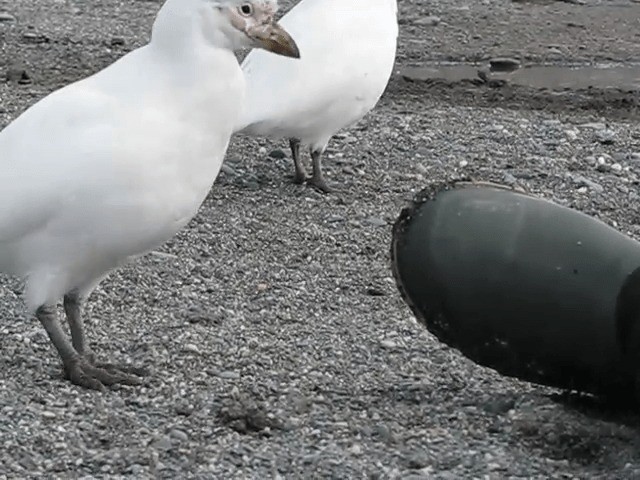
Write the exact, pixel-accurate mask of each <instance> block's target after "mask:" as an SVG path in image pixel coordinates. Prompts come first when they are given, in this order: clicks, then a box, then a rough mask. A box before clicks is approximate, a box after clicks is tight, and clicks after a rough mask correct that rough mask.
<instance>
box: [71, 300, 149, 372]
mask: <svg viewBox="0 0 640 480" xmlns="http://www.w3.org/2000/svg"><path fill="white" fill-rule="evenodd" d="M63 304H64V312H65V314H66V316H67V322H68V323H69V330H70V331H71V341H72V343H73V348H74V349H75V350H76V352H78V353H79V354H80V355H81V356H82V357H84V359H85V360H86V361H87V362H88V363H90V364H91V365H93V366H94V367H95V368H99V369H102V370H107V371H108V372H111V373H113V374H116V375H128V374H134V375H138V376H144V375H146V374H147V372H146V371H145V370H144V369H142V368H136V367H133V366H129V365H124V366H120V365H115V364H112V363H98V362H96V358H95V355H94V353H93V352H92V351H91V349H90V348H89V346H88V345H87V342H86V338H85V334H84V322H83V321H82V311H81V307H82V299H81V297H80V295H79V294H78V293H77V292H75V291H73V292H70V293H68V294H66V295H65V296H64V303H63Z"/></svg>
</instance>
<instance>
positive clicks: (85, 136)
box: [0, 0, 299, 389]
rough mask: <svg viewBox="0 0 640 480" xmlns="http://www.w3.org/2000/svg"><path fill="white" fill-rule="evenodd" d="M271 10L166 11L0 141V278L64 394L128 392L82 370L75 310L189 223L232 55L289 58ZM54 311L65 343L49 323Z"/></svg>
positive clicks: (262, 2)
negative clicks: (266, 53)
mask: <svg viewBox="0 0 640 480" xmlns="http://www.w3.org/2000/svg"><path fill="white" fill-rule="evenodd" d="M276 10H277V0H168V1H167V2H166V3H165V4H164V5H163V7H162V8H161V10H160V12H159V13H158V15H157V18H156V20H155V22H154V25H153V30H152V38H151V41H150V42H149V44H147V45H146V46H144V47H142V48H139V49H137V50H135V51H133V52H131V53H129V54H127V55H126V56H124V57H123V58H121V59H120V60H118V61H116V62H115V63H114V64H112V65H111V66H109V67H107V68H105V69H104V70H102V71H100V72H98V73H97V74H95V75H93V76H91V77H88V78H86V79H84V80H82V81H79V82H77V83H73V84H71V85H68V86H66V87H64V88H62V89H60V90H58V91H56V92H53V93H52V94H50V95H49V96H47V97H45V98H44V99H42V100H41V101H39V102H38V103H36V104H35V105H33V106H32V107H31V108H29V109H28V110H27V111H25V112H24V113H23V114H22V115H20V116H19V117H18V118H17V119H16V120H15V121H14V122H13V123H11V124H10V125H9V126H7V127H6V128H5V129H4V130H3V131H2V132H0V182H1V184H0V271H2V272H4V273H8V274H10V275H15V276H20V277H26V279H27V282H26V292H25V296H26V303H27V307H28V308H29V310H30V311H32V312H35V315H36V316H37V318H38V319H39V320H40V322H41V323H42V325H43V326H44V328H45V329H46V331H47V333H48V335H49V337H50V339H51V341H52V343H53V345H54V346H55V347H56V349H57V351H58V353H59V355H60V357H61V359H62V362H63V365H64V370H65V374H66V376H67V378H68V379H70V380H71V381H72V382H73V383H75V384H77V385H81V386H84V387H87V388H94V389H102V388H104V385H111V384H114V383H126V384H135V383H139V379H138V378H137V377H136V376H133V375H130V373H132V372H131V371H129V372H127V371H126V369H121V368H116V367H114V366H109V365H106V366H104V367H102V366H100V365H99V364H96V363H95V361H94V360H93V355H92V354H91V352H90V350H89V348H88V347H87V344H86V342H85V336H84V332H83V322H82V318H81V315H80V307H81V304H82V301H83V300H84V299H86V297H87V296H88V295H89V294H90V292H91V291H92V290H93V289H94V288H95V287H96V286H97V284H98V283H99V282H100V280H102V279H103V278H104V277H105V276H106V275H107V274H108V272H109V271H110V270H112V269H114V268H116V267H118V266H120V265H122V264H124V263H126V262H127V261H129V260H130V259H132V258H134V257H136V256H139V255H142V254H144V253H146V252H148V251H150V250H152V249H153V248H155V247H157V246H158V245H160V244H162V243H163V242H164V241H166V240H168V239H169V238H171V237H172V236H173V235H174V234H175V233H176V232H177V231H178V230H180V229H181V228H182V227H184V226H185V225H186V224H187V222H189V220H190V219H191V218H192V217H193V216H194V215H195V214H196V212H197V211H198V208H199V207H200V205H201V203H202V202H203V200H204V199H205V197H206V195H207V193H208V192H209V189H210V188H211V186H212V184H213V182H214V180H215V178H216V176H217V175H218V172H219V170H220V167H221V164H222V160H223V157H224V155H225V152H226V149H227V146H228V143H229V138H230V136H231V134H232V128H233V125H234V123H235V122H236V120H237V118H238V115H239V113H240V109H241V108H242V105H241V104H242V100H243V92H244V82H243V74H242V71H241V69H240V66H239V65H238V61H237V59H236V57H235V54H234V51H233V50H234V49H237V48H242V47H262V48H266V49H268V50H271V51H274V52H277V53H280V54H283V55H289V56H292V57H296V56H299V53H298V50H297V47H296V45H295V42H294V41H293V40H292V39H291V37H290V36H289V35H288V34H287V33H286V32H285V31H284V30H283V29H282V28H281V27H280V26H279V25H278V24H277V23H275V22H274V20H273V18H274V14H275V13H276ZM61 298H63V300H64V309H65V313H66V317H67V320H68V323H69V327H70V332H71V340H72V341H71V342H70V341H69V339H68V338H67V336H66V335H65V334H64V332H63V330H62V328H61V326H60V323H59V321H58V318H57V314H56V305H57V302H58V301H59V300H60V299H61Z"/></svg>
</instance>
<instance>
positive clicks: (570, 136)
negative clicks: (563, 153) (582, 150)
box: [564, 130, 578, 141]
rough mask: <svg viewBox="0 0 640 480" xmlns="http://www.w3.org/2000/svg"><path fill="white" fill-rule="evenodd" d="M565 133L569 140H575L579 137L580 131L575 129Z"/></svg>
mask: <svg viewBox="0 0 640 480" xmlns="http://www.w3.org/2000/svg"><path fill="white" fill-rule="evenodd" d="M564 134H565V135H566V136H567V138H568V139H569V140H572V141H573V140H577V139H578V132H576V131H575V130H566V131H565V132H564Z"/></svg>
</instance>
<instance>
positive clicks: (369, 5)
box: [236, 0, 398, 190]
mask: <svg viewBox="0 0 640 480" xmlns="http://www.w3.org/2000/svg"><path fill="white" fill-rule="evenodd" d="M280 24H281V25H282V26H283V28H285V29H287V31H289V32H290V33H291V35H292V36H293V37H294V38H295V39H296V42H297V44H298V46H299V48H300V54H301V59H300V60H299V61H294V60H291V59H287V58H282V57H276V56H273V55H271V56H270V55H265V54H264V52H262V51H259V50H254V51H252V52H250V53H249V55H248V56H247V57H246V59H245V60H244V62H243V63H242V69H243V71H244V73H245V79H246V87H247V93H246V97H247V102H246V104H245V106H246V108H245V110H244V111H243V114H242V116H241V119H240V122H239V123H238V126H237V127H236V130H237V131H241V132H242V133H245V134H248V135H253V136H265V137H272V138H289V139H291V140H292V142H291V146H292V153H293V157H294V163H295V167H296V175H295V180H296V182H298V183H302V182H304V181H305V180H306V175H305V173H304V170H303V169H302V167H301V165H300V163H299V153H298V150H299V143H300V142H301V143H302V144H305V145H308V146H309V147H310V149H311V154H312V158H313V161H314V162H313V163H314V172H313V177H312V178H311V179H310V180H309V183H311V184H313V185H315V186H317V187H318V188H320V189H321V190H329V189H328V187H327V185H326V183H325V182H324V180H323V178H322V173H321V169H320V156H321V154H322V153H323V152H324V150H325V149H326V147H327V144H328V142H329V140H330V139H331V137H332V136H333V135H335V134H336V133H337V132H338V131H339V130H341V129H343V128H345V127H348V126H350V125H352V124H353V123H355V122H357V121H358V120H360V119H361V118H362V117H363V116H364V115H366V114H367V113H368V112H369V111H370V110H371V109H372V108H373V107H374V106H375V105H376V104H377V102H378V100H379V99H380V97H381V96H382V93H383V92H384V90H385V88H386V86H387V83H388V81H389V77H390V76H391V73H392V70H393V65H394V62H395V55H396V45H397V37H398V22H397V4H396V0H302V1H301V2H300V3H298V4H297V5H296V6H295V7H294V8H293V9H292V10H291V11H290V12H289V13H287V14H286V15H285V16H284V17H283V18H282V19H281V21H280Z"/></svg>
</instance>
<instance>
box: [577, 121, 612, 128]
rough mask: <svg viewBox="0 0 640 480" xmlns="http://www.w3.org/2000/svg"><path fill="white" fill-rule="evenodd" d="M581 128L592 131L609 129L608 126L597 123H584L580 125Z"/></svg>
mask: <svg viewBox="0 0 640 480" xmlns="http://www.w3.org/2000/svg"><path fill="white" fill-rule="evenodd" d="M580 127H582V128H590V129H592V130H606V129H607V126H606V125H605V124H604V123H596V122H591V123H583V124H582V125H580Z"/></svg>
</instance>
